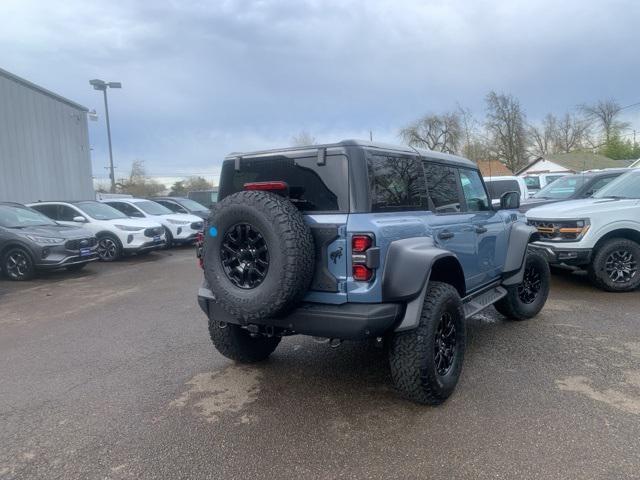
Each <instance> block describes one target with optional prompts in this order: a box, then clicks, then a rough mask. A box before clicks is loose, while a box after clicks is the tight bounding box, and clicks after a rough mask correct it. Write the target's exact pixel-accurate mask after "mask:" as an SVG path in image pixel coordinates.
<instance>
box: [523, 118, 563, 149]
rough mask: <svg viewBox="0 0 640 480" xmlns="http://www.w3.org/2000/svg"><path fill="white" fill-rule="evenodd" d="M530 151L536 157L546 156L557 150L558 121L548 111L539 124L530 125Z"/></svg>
mask: <svg viewBox="0 0 640 480" xmlns="http://www.w3.org/2000/svg"><path fill="white" fill-rule="evenodd" d="M528 133H529V140H530V142H531V147H530V151H531V154H532V155H533V156H534V157H546V156H547V155H549V154H552V153H556V152H555V144H556V137H557V135H558V121H557V120H556V117H555V116H554V115H553V114H551V113H548V114H547V116H546V117H544V120H542V124H541V125H539V126H536V125H529V127H528Z"/></svg>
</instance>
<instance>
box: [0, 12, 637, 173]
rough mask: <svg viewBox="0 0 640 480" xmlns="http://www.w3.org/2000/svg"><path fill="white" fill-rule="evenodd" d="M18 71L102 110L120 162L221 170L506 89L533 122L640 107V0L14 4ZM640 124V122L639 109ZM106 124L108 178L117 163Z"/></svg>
mask: <svg viewBox="0 0 640 480" xmlns="http://www.w3.org/2000/svg"><path fill="white" fill-rule="evenodd" d="M0 18H1V19H2V28H0V51H1V52H3V54H2V66H3V67H4V68H7V69H9V70H10V71H13V72H14V73H17V74H19V75H22V76H25V77H27V78H28V79H30V80H32V81H34V82H36V83H39V84H41V85H43V86H45V87H47V88H50V89H52V90H55V91H57V92H59V93H61V94H63V95H65V96H68V97H70V98H72V99H74V100H76V101H78V102H80V103H83V104H85V105H87V106H88V107H90V108H94V107H95V108H97V110H98V111H99V112H101V110H102V108H101V102H100V97H99V96H98V94H97V92H94V91H92V90H90V88H89V86H88V83H87V80H88V79H89V78H94V77H98V78H105V79H106V80H110V79H112V80H119V81H122V83H123V86H124V88H123V89H122V90H121V91H114V92H112V95H111V97H110V100H111V106H112V119H113V130H114V132H113V133H114V144H115V149H116V152H115V153H116V159H117V163H118V164H119V165H120V167H121V170H126V168H127V167H128V165H129V164H130V162H131V160H132V159H133V158H143V159H145V160H146V162H147V166H148V168H149V170H151V171H152V172H154V173H158V174H173V173H176V172H183V171H192V172H201V171H215V168H216V165H217V163H218V162H219V159H220V158H221V157H222V156H223V155H224V154H225V153H226V152H227V151H230V150H239V149H250V148H259V147H262V146H274V145H278V144H282V143H287V142H288V140H289V138H290V137H291V136H292V135H293V134H295V133H296V132H298V131H300V130H301V129H306V130H308V131H311V132H312V133H313V134H314V135H315V136H316V137H317V138H318V139H320V140H323V141H324V140H327V141H331V140H337V139H340V138H343V137H348V136H352V135H357V136H366V134H367V132H368V129H369V128H371V129H373V130H374V132H375V135H376V138H380V139H383V140H387V141H389V140H390V141H397V137H396V134H397V130H398V129H399V128H400V127H401V126H402V125H403V124H405V123H406V122H407V121H409V120H411V119H413V118H415V117H417V116H419V115H421V114H422V113H425V112H426V111H438V110H443V109H450V108H454V107H455V105H456V102H459V103H461V104H462V105H465V106H469V107H470V108H471V109H472V110H474V111H475V112H477V113H479V114H481V113H482V109H483V97H484V95H485V94H486V93H487V91H488V90H490V89H496V90H500V91H506V92H510V93H513V94H514V95H516V96H518V97H519V98H520V99H521V102H522V104H523V106H524V107H525V109H526V111H527V114H528V116H529V118H532V119H536V118H539V117H541V116H543V115H544V114H545V113H546V112H547V111H556V112H562V111H564V110H566V109H568V108H572V107H574V106H575V105H576V104H578V103H580V102H584V101H593V100H595V99H597V98H602V97H614V98H617V99H618V100H619V101H620V102H622V103H623V104H624V103H633V102H636V101H640V94H639V93H638V92H637V88H636V85H637V83H638V76H639V73H640V71H639V70H640V68H639V67H638V66H637V65H636V64H637V62H635V61H634V58H635V56H636V52H635V50H636V49H637V44H638V42H637V39H638V35H637V33H636V25H637V23H638V20H640V4H638V2H634V1H631V0H630V1H614V2H606V3H605V2H597V1H590V0H583V1H575V0H570V1H565V2H557V1H538V2H520V1H513V2H500V1H497V0H496V1H488V0H484V1H451V2H440V1H420V0H406V1H395V2H391V1H382V0H379V1H375V0H369V1H367V2H362V1H355V0H351V1H346V0H343V1H336V0H328V1H320V0H317V1H312V0H308V1H302V0H273V1H266V0H237V1H230V0H221V1H210V2H206V1H195V0H193V1H174V2H156V1H153V2H152V1H148V2H127V1H116V0H113V1H111V2H100V3H98V2H91V1H80V0H72V1H65V2H39V1H35V0H33V1H29V0H4V1H3V2H2V3H0ZM629 115H630V116H631V117H630V118H632V119H633V120H637V119H638V115H637V113H636V112H632V111H630V112H629ZM103 130H104V126H103V122H102V121H101V122H99V123H97V124H92V125H91V140H92V143H93V144H94V146H95V150H94V171H95V173H96V174H102V173H103V170H102V167H103V166H104V164H105V163H106V155H105V140H104V139H105V133H104V131H103Z"/></svg>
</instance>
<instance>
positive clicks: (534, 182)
mask: <svg viewBox="0 0 640 480" xmlns="http://www.w3.org/2000/svg"><path fill="white" fill-rule="evenodd" d="M524 183H526V184H527V188H528V189H530V190H539V189H540V177H524Z"/></svg>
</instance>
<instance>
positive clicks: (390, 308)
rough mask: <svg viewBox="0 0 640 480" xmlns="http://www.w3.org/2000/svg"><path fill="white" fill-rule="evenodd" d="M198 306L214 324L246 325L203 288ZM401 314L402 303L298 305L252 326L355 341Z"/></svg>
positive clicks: (383, 328)
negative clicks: (281, 315)
mask: <svg viewBox="0 0 640 480" xmlns="http://www.w3.org/2000/svg"><path fill="white" fill-rule="evenodd" d="M198 304H199V305H200V308H202V311H203V312H204V313H205V314H207V316H208V317H209V318H210V319H212V320H215V321H220V322H225V323H235V324H238V325H247V324H246V323H244V322H243V321H241V320H238V319H235V318H233V317H231V316H230V315H228V314H227V313H226V312H225V311H224V310H223V309H222V308H221V307H220V306H219V305H218V304H217V303H216V301H215V299H214V298H213V294H212V293H211V291H210V290H208V289H206V288H201V289H200V290H199V291H198ZM403 314H404V304H402V303H344V304H342V305H330V304H319V303H311V302H307V303H302V304H301V305H300V306H299V307H298V308H296V309H295V310H293V311H292V312H290V313H289V314H287V315H286V316H283V317H278V318H265V319H262V320H261V321H260V322H256V323H255V324H256V325H260V326H269V327H275V328H279V329H283V330H288V331H290V332H293V333H298V334H301V335H312V336H316V337H326V338H339V339H343V340H358V339H366V338H375V337H379V336H381V335H383V334H385V333H386V332H389V331H390V330H392V329H393V327H394V325H396V324H397V323H398V322H399V321H400V320H401V319H402V316H403Z"/></svg>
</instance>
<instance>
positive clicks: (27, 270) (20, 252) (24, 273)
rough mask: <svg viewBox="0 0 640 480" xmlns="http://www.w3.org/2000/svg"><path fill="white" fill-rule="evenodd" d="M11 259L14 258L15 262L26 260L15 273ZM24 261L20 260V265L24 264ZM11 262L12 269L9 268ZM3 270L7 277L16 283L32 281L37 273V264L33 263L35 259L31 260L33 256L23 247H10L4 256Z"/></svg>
mask: <svg viewBox="0 0 640 480" xmlns="http://www.w3.org/2000/svg"><path fill="white" fill-rule="evenodd" d="M11 258H14V259H15V260H19V259H22V260H24V264H23V265H22V266H21V267H20V268H19V269H17V270H15V271H14V268H12V267H13V265H14V262H13V261H11V260H10V259H11ZM22 260H19V261H20V263H22ZM10 261H11V266H12V267H10V266H9V262H10ZM1 268H2V271H3V272H4V275H5V277H7V278H8V279H9V280H13V281H15V282H24V281H27V280H31V279H32V278H33V277H34V276H35V271H36V268H35V263H34V262H33V258H31V254H29V252H28V251H27V250H26V249H24V248H22V247H10V248H9V249H8V250H6V251H5V252H4V254H3V255H2V266H1Z"/></svg>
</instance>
